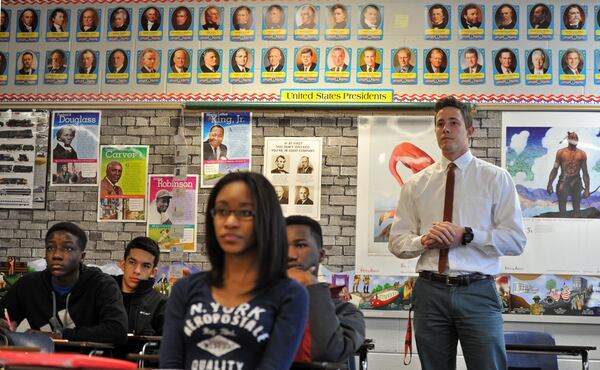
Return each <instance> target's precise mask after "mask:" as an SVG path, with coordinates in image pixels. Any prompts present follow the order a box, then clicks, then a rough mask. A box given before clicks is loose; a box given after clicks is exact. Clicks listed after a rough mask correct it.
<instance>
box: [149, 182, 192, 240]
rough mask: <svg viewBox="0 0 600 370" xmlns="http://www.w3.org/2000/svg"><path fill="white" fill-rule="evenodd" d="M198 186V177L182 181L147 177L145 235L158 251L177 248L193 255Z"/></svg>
mask: <svg viewBox="0 0 600 370" xmlns="http://www.w3.org/2000/svg"><path fill="white" fill-rule="evenodd" d="M198 185H199V179H198V175H188V176H187V177H186V178H185V179H182V180H176V179H175V178H174V177H173V175H150V176H149V178H148V186H149V188H148V205H147V209H148V225H147V227H146V235H147V236H148V237H149V238H150V239H152V240H154V241H155V242H156V243H157V244H158V246H159V248H160V250H161V251H170V250H171V248H173V247H176V246H179V247H180V248H181V250H183V251H184V252H196V231H197V214H198V206H197V205H198Z"/></svg>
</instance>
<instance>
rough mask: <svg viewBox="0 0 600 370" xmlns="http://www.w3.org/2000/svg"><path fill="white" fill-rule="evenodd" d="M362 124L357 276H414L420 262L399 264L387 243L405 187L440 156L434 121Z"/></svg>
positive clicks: (369, 120)
mask: <svg viewBox="0 0 600 370" xmlns="http://www.w3.org/2000/svg"><path fill="white" fill-rule="evenodd" d="M358 125H359V126H358V189H357V197H358V199H357V210H360V211H359V212H357V214H356V225H357V226H356V272H357V273H358V274H372V275H400V274H412V273H414V272H415V264H416V262H417V259H413V260H402V259H399V258H397V257H395V256H394V255H392V254H391V253H390V252H389V251H388V247H387V244H388V238H389V230H390V228H391V226H392V221H393V220H394V216H395V213H396V204H397V202H398V199H399V197H400V191H401V188H402V185H403V184H404V182H406V180H408V179H409V178H410V177H411V176H412V175H413V174H415V173H417V172H419V171H420V170H422V169H424V168H425V167H427V166H429V165H430V164H432V163H434V162H435V161H437V160H439V158H440V156H441V153H440V150H439V148H438V146H437V142H436V138H435V132H434V125H433V116H401V117H393V116H369V117H359V118H358Z"/></svg>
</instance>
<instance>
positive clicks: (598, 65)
mask: <svg viewBox="0 0 600 370" xmlns="http://www.w3.org/2000/svg"><path fill="white" fill-rule="evenodd" d="M593 70H594V84H596V85H600V50H598V49H596V50H594V68H593ZM1 78H2V76H0V83H1Z"/></svg>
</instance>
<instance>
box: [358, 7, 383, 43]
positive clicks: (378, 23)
mask: <svg viewBox="0 0 600 370" xmlns="http://www.w3.org/2000/svg"><path fill="white" fill-rule="evenodd" d="M358 10H359V11H360V15H359V24H358V39H359V40H383V14H384V10H383V5H375V4H368V5H360V6H359V7H358Z"/></svg>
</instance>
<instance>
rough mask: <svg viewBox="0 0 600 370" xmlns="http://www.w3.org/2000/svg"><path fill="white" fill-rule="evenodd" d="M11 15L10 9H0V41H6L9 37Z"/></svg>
mask: <svg viewBox="0 0 600 370" xmlns="http://www.w3.org/2000/svg"><path fill="white" fill-rule="evenodd" d="M11 15H12V10H11V9H6V8H2V9H0V42H8V40H9V39H10V29H11V26H12V24H11Z"/></svg>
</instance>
